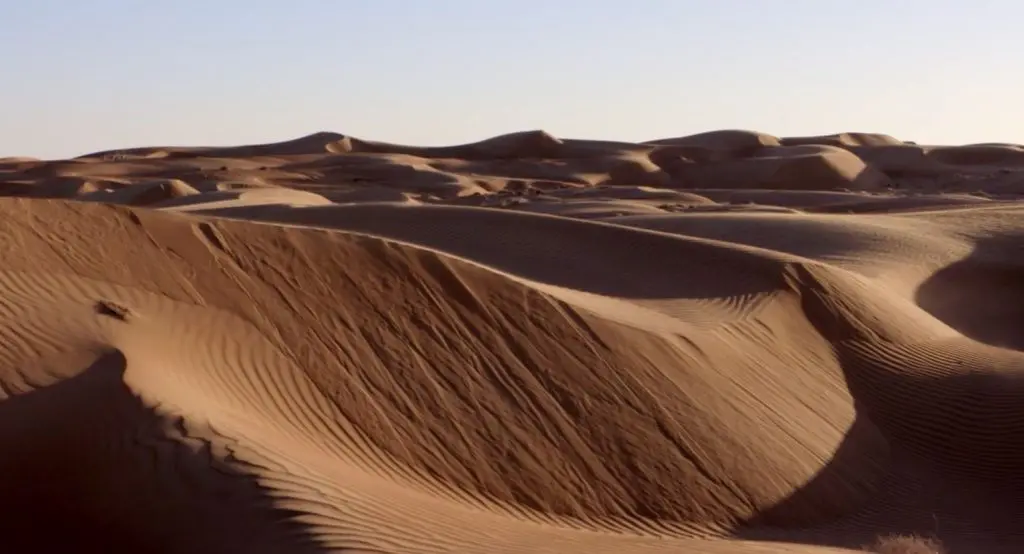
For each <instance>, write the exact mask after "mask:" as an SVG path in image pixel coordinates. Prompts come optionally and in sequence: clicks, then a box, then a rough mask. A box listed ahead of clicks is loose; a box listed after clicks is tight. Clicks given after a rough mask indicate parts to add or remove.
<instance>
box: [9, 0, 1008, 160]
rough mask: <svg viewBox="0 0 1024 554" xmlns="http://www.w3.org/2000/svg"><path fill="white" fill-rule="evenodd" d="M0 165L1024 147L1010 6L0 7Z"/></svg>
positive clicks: (409, 3)
mask: <svg viewBox="0 0 1024 554" xmlns="http://www.w3.org/2000/svg"><path fill="white" fill-rule="evenodd" d="M0 53H2V56H0V59H2V60H3V63H2V71H3V75H4V78H3V79H2V81H0V82H2V84H3V86H2V87H0V156H4V155H27V156H39V157H63V156H74V155H80V154H84V153H86V152H90V151H96V150H103V149H110V148H121V147H128V146H142V145H220V144H225V145H226V144H241V143H252V142H267V141H275V140H284V139H289V138H294V137H297V136H301V135H305V134H308V133H312V132H316V131H321V130H324V131H336V132H341V133H347V134H351V135H354V136H357V137H361V138H365V139H371V140H383V141H390V142H401V143H413V144H424V145H427V144H452V143H458V142H465V141H471V140H477V139H481V138H485V137H487V136H491V135H495V134H499V133H505V132H511V131H517V130H525V129H537V128H542V129H545V130H547V131H549V132H551V133H553V134H555V135H557V136H562V137H574V138H606V139H622V140H646V139H653V138H659V137H665V136H673V135H683V134H691V133H697V132H701V131H705V130H710V129H719V128H744V129H756V130H760V131H764V132H768V133H772V134H776V135H797V134H820V133H829V132H837V131H866V132H883V133H889V134H892V135H894V136H896V137H898V138H901V139H905V140H914V141H917V142H920V143H969V142H1018V143H1020V142H1024V94H1022V93H1024V2H1019V1H1018V0H989V1H985V0H971V1H968V0H958V1H947V2H942V1H937V0H904V1H898V0H856V1H842V2H840V1H835V0H776V1H768V0H705V1H698V0H633V1H630V2H627V1H625V0H618V1H611V0H516V1H504V0H493V1H488V0H429V1H428V0H290V1H287V2H286V1H280V0H277V1H260V0H246V1H242V0H219V1H218V0H209V1H206V2H199V1H193V0H177V1H167V2H150V1H146V0H137V1H132V0H78V1H72V0H18V1H15V0H0Z"/></svg>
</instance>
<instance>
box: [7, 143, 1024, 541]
mask: <svg viewBox="0 0 1024 554" xmlns="http://www.w3.org/2000/svg"><path fill="white" fill-rule="evenodd" d="M12 154H16V153H12ZM1022 193H1024V148H1022V147H1020V146H1014V145H996V144H991V145H972V146H964V147H938V146H920V145H915V144H910V143H903V142H901V141H899V140H897V139H895V138H893V137H889V136H886V135H870V134H864V133H843V134H837V135H831V136H824V137H793V138H778V137H773V136H770V135H766V134H763V133H754V132H747V131H716V132H712V133H704V134H700V135H694V136H688V137H679V138H667V139H659V140H653V141H649V142H645V143H621V142H611V141H589V140H588V141H584V140H568V139H559V138H556V137H553V136H551V135H549V134H547V133H543V132H539V131H537V132H525V133H517V134H512V135H505V136H500V137H495V138H493V139H489V140H485V141H482V142H479V143H474V144H466V145H458V146H451V147H433V148H428V147H413V146H402V145H393V144H386V143H379V142H370V141H364V140H359V139H356V138H353V137H348V136H345V135H340V134H334V133H318V134H314V135H310V136H308V137H303V138H300V139H297V140H293V141H288V142H282V143H276V144H265V145H253V146H241V147H206V148H183V147H155V148H138V149H129V150H120V151H116V152H100V153H97V154H93V155H88V156H83V157H80V158H75V159H69V160H52V161H40V160H34V159H30V158H13V157H12V158H0V195H2V196H3V197H2V198H0V218H2V219H3V221H4V226H3V232H2V233H0V251H2V253H3V261H4V264H3V267H0V339H2V340H0V446H2V453H0V512H2V513H3V514H4V517H2V518H0V542H2V543H3V544H4V545H5V547H11V548H14V549H15V550H14V551H30V550H31V551H57V550H58V549H61V548H64V549H68V550H71V549H74V550H81V549H83V548H87V549H90V550H96V551H108V552H114V551H136V552H173V553H177V552H188V553H203V552H255V553H259V552H267V553H279V552H281V553H284V552H288V553H292V552H296V553H300V552H310V553H313V552H365V553H370V552H374V553H380V552H395V553H434V552H451V553H474V552H478V553H544V552H550V553H556V552H557V553H561V552H565V553H573V554H582V553H601V552H607V553H616V554H617V553H624V554H632V553H647V552H651V553H655V552H658V553H660V552H665V553H669V552H671V553H679V552H693V553H711V554H714V553H727V552H738V553H757V552H766V553H770V552H779V553H781V552H807V553H811V552H815V553H825V552H843V551H850V550H849V549H859V548H860V547H861V546H862V545H865V544H869V543H871V542H873V541H874V540H875V538H876V537H877V536H879V535H886V534H890V533H901V534H925V535H931V536H934V537H936V538H937V539H939V540H941V541H942V542H943V543H945V545H946V547H947V548H948V549H949V551H950V552H952V553H954V554H955V553H961V552H963V553H972V554H973V553H978V552H999V553H1002V552H1006V553H1019V552H1021V551H1024V533H1021V531H1020V522H1021V521H1024V471H1022V470H1021V468H1022V467H1024V352H1022V349H1024V331H1022V329H1024V204H1020V203H1018V202H1017V199H1018V198H1019V196H1020V195H1021V194H1022ZM1018 387H1019V388H1018Z"/></svg>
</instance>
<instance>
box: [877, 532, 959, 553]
mask: <svg viewBox="0 0 1024 554" xmlns="http://www.w3.org/2000/svg"><path fill="white" fill-rule="evenodd" d="M865 552H874V553H875V554H948V553H947V552H946V549H945V547H943V546H942V543H940V542H939V541H937V540H935V539H932V538H928V537H920V536H917V535H887V536H884V537H878V539H877V540H876V541H875V543H874V544H873V545H871V546H868V547H866V548H865Z"/></svg>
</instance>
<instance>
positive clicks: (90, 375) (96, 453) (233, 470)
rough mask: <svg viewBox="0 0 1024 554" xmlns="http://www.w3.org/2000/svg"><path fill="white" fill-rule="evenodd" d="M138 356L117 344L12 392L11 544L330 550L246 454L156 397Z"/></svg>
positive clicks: (0, 409) (5, 508)
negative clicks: (222, 451) (51, 378)
mask: <svg viewBox="0 0 1024 554" xmlns="http://www.w3.org/2000/svg"><path fill="white" fill-rule="evenodd" d="M126 367H127V366H126V360H125V357H124V356H123V355H122V354H121V353H120V352H118V351H111V352H108V353H104V354H102V355H100V356H99V357H98V358H97V359H96V360H95V361H94V362H93V363H92V364H91V365H90V366H89V367H88V368H86V369H85V370H84V371H82V372H80V373H78V374H77V375H75V376H73V377H70V378H68V379H65V380H62V381H59V382H57V383H55V384H53V385H50V386H44V387H41V388H36V389H35V390H33V391H31V392H27V393H23V394H18V395H14V396H11V397H9V398H6V399H4V400H0V444H3V445H4V450H3V453H0V513H3V514H4V515H3V517H2V518H0V536H2V537H3V541H2V542H3V544H4V547H5V548H4V549H5V550H7V551H12V552H14V551H17V552H30V551H35V552H63V551H67V552H73V551H90V552H168V553H170V552H189V553H199V552H232V551H239V549H241V550H243V551H246V552H296V553H314V552H323V551H325V550H323V549H321V548H319V547H318V545H317V544H316V542H315V540H314V539H313V538H312V536H311V534H310V533H308V532H307V530H306V529H304V528H303V527H301V526H300V525H299V524H298V523H297V522H295V521H294V517H293V516H294V515H295V514H293V513H290V512H288V511H286V510H282V509H279V508H277V507H275V505H274V500H273V499H272V498H271V496H270V495H269V494H268V491H267V490H266V489H265V488H264V487H262V486H261V485H260V483H259V482H258V480H257V478H256V477H255V476H254V475H252V474H250V473H248V471H247V470H246V469H245V468H244V467H242V464H239V463H230V462H227V461H225V460H224V459H223V458H224V456H214V455H212V454H211V447H210V443H209V442H207V441H204V440H202V439H199V438H197V437H189V436H188V432H187V426H186V425H185V423H184V422H183V421H181V420H180V419H179V418H173V417H168V416H166V415H162V414H160V413H158V411H157V409H155V407H151V406H147V405H145V404H144V403H143V402H142V401H141V400H140V398H139V397H138V396H136V395H135V394H134V393H133V392H132V390H131V389H130V388H129V387H128V386H127V385H126V384H125V381H124V372H125V369H126ZM228 457H230V456H228Z"/></svg>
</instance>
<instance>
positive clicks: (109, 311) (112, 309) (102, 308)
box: [94, 300, 132, 321]
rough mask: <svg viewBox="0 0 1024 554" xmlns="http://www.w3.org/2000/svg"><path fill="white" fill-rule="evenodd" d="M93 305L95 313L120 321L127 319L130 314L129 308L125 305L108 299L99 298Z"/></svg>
mask: <svg viewBox="0 0 1024 554" xmlns="http://www.w3.org/2000/svg"><path fill="white" fill-rule="evenodd" d="M94 307H95V309H96V313H98V314H100V315H105V316H107V317H112V318H114V319H117V320H120V321H128V318H130V317H131V315H132V312H131V310H129V309H128V307H127V306H122V305H120V304H118V303H116V302H111V301H110V300H100V301H98V302H96V305H95V306H94Z"/></svg>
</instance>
